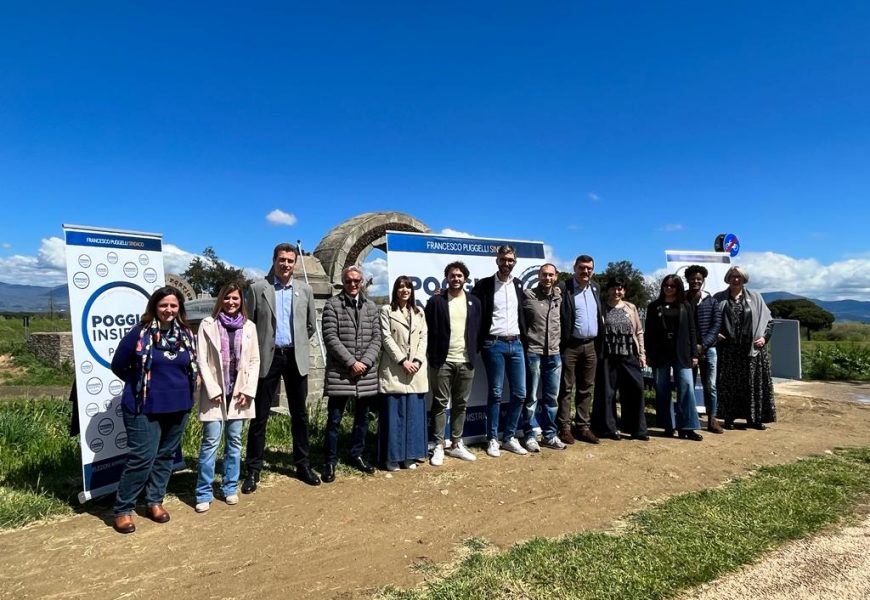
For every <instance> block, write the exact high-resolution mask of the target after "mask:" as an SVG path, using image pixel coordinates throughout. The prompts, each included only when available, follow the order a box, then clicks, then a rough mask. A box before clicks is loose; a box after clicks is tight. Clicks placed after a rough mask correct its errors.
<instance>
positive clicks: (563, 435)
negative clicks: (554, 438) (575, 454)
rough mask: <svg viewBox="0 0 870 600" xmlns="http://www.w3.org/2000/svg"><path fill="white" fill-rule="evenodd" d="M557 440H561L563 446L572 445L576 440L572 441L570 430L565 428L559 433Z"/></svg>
mask: <svg viewBox="0 0 870 600" xmlns="http://www.w3.org/2000/svg"><path fill="white" fill-rule="evenodd" d="M559 439H560V440H562V442H564V443H565V444H569V445H570V444H573V443H574V442H575V441H576V440H574V436H573V435H571V428H570V427H565V428H564V429H562V431H560V432H559Z"/></svg>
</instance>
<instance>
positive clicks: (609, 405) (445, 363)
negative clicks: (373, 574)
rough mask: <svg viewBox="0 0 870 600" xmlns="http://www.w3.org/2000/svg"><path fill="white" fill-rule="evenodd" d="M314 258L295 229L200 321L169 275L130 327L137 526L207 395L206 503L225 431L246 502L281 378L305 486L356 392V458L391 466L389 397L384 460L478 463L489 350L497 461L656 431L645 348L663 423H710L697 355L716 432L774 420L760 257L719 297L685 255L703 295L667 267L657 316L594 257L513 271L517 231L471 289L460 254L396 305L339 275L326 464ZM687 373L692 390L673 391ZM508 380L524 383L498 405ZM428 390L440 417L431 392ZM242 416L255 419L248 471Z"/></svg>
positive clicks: (125, 374)
mask: <svg viewBox="0 0 870 600" xmlns="http://www.w3.org/2000/svg"><path fill="white" fill-rule="evenodd" d="M298 258H299V254H298V250H297V249H296V247H295V246H293V245H291V244H279V245H278V246H276V247H275V249H274V251H273V257H272V267H271V269H270V270H269V273H268V274H267V275H266V277H265V278H263V279H261V280H258V281H256V282H254V283H253V284H252V285H251V286H250V287H249V288H248V289H247V290H243V289H242V288H241V287H240V286H238V285H235V284H231V285H228V286H226V287H224V288H223V289H222V290H221V291H220V293H219V295H218V298H217V301H216V303H215V307H214V311H213V314H212V316H211V317H207V318H206V319H204V320H203V321H202V323H201V325H200V327H199V330H198V334H197V335H196V336H194V334H193V332H192V331H191V329H190V327H189V326H188V324H187V320H186V314H185V310H184V301H183V297H182V296H181V293H180V292H179V291H178V290H176V289H175V288H173V287H171V286H166V287H164V288H160V289H159V290H157V291H156V292H154V293H153V294H152V296H151V298H150V299H149V302H148V305H147V308H146V310H145V312H144V313H143V316H142V319H141V322H140V324H139V325H137V326H136V327H134V328H133V329H132V330H131V331H130V332H129V334H127V335H126V336H125V337H124V339H123V340H122V341H121V343H120V345H119V347H118V350H117V352H116V353H115V355H114V358H113V361H112V369H113V371H114V372H115V373H116V374H117V375H118V376H119V377H120V378H121V379H122V380H123V381H124V382H125V387H124V393H123V398H122V406H123V418H124V423H125V426H126V427H127V434H128V448H129V453H128V455H127V462H126V465H125V467H124V470H123V473H122V475H121V479H120V483H119V487H118V493H117V499H116V502H115V507H114V514H115V518H114V526H115V529H116V530H118V531H119V532H122V533H130V532H132V531H135V524H134V522H133V519H132V512H133V508H134V507H135V504H136V500H137V498H138V497H139V495H141V494H142V492H143V491H144V493H145V499H146V502H147V505H148V509H147V515H148V517H149V518H151V519H152V520H154V521H157V522H161V523H162V522H166V521H168V520H169V513H168V512H167V511H166V509H165V508H164V507H163V497H164V495H165V493H166V487H167V484H168V480H169V474H170V473H171V471H172V467H173V461H174V456H175V454H176V452H177V450H178V448H179V444H180V441H181V435H182V433H183V431H184V426H185V423H186V420H187V416H188V414H189V412H190V410H191V408H192V407H193V405H194V404H195V402H196V401H198V405H199V411H198V416H199V420H200V421H202V423H203V435H202V442H201V449H200V456H199V468H198V474H197V484H196V511H197V512H206V511H208V510H209V508H210V506H211V503H212V502H213V500H214V479H215V464H216V454H217V449H218V446H219V443H220V441H221V439H223V440H224V446H225V451H224V457H223V472H222V478H221V487H222V490H221V491H222V496H223V499H224V501H225V502H226V503H227V504H230V505H233V504H236V503H238V501H239V495H238V492H239V491H241V493H243V494H250V493H253V492H255V491H256V489H257V486H258V483H259V480H260V473H261V470H262V468H263V462H264V452H265V446H266V429H267V423H268V419H269V414H270V409H271V407H272V406H273V404H274V403H275V402H274V401H275V396H276V394H277V390H278V384H279V381H281V380H283V381H284V386H285V390H286V394H287V401H288V406H289V411H290V419H291V433H292V438H293V461H294V464H295V467H296V476H297V477H298V478H299V479H300V480H301V481H303V482H304V483H306V484H309V485H320V484H321V482H325V483H330V482H332V481H334V480H335V477H336V465H337V463H338V438H339V429H340V426H341V421H342V417H343V415H344V413H345V411H346V410H347V406H348V404H352V407H353V409H352V410H353V426H352V431H351V436H350V438H351V439H350V448H349V452H348V456H347V458H346V460H345V463H346V464H347V465H348V466H350V467H352V468H355V469H357V470H359V471H362V472H364V473H373V472H374V471H375V467H374V466H373V465H372V464H371V463H370V462H368V460H367V459H366V458H365V456H364V450H365V438H366V433H367V431H368V425H369V424H368V419H369V413H370V410H371V409H372V408H374V407H375V405H377V409H378V423H379V426H378V447H377V461H378V462H379V463H380V464H381V465H382V467H383V468H384V469H386V470H387V471H397V470H399V469H416V468H417V466H418V464H419V463H420V462H423V461H425V460H426V458H427V457H428V459H429V463H430V464H431V465H433V466H436V467H438V466H441V465H443V463H444V460H445V456H448V457H451V458H455V459H459V460H466V461H473V460H476V458H477V456H476V454H475V453H474V452H472V451H471V450H469V449H468V448H467V447H466V446H465V444H464V443H463V440H462V437H463V430H464V426H465V416H466V409H467V403H468V399H469V396H470V393H471V385H472V381H473V379H474V363H475V358H476V356H477V355H478V353H479V354H480V355H481V358H482V361H483V364H484V366H485V370H486V376H487V388H488V391H487V405H486V411H485V415H486V427H485V432H486V445H485V452H486V454H487V455H488V456H490V457H493V458H495V457H498V456H500V454H501V451H502V450H504V451H509V452H512V453H515V454H518V455H525V454H528V453H529V452H540V451H541V447H542V446H543V447H546V448H550V449H554V450H564V449H565V448H567V446H568V445H571V444H574V443H575V442H576V441H577V440H580V441H583V442H587V443H593V444H597V443H599V437H606V438H610V439H614V440H617V439H622V434H625V435H627V436H628V437H629V438H631V439H636V440H643V441H646V440H649V434H648V431H647V426H646V419H645V415H644V399H643V393H644V383H643V376H642V369H643V368H644V367H645V366H646V365H647V364H649V366H651V367H652V368H653V370H654V372H655V382H656V419H657V424H658V426H659V427H662V428H663V429H664V433H665V435H673V434H674V432H678V433H679V436H680V437H681V438H684V439H690V440H700V439H701V435H700V434H698V433H697V431H696V430H697V429H699V428H700V424H699V419H698V413H697V410H696V408H695V402H694V393H693V387H694V386H693V381H692V370H693V369H694V368H696V367H697V366H699V365H700V367H701V373H702V380H703V382H704V389H705V399H706V402H707V411H708V412H707V414H708V415H709V417H708V429H709V430H710V431H714V432H717V433H719V432H721V431H722V429H721V426H720V425H719V423H718V422H717V420H716V415H717V411H718V415H720V416H721V417H722V419H723V420H724V424H725V427H726V428H729V427H731V426H733V422H734V420H735V419H746V420H747V422H748V424H749V425H750V426H753V427H758V428H764V425H763V424H764V423H765V422H770V421H772V420H774V419H775V409H774V405H773V393H772V384H771V380H770V367H769V362H768V359H767V354H766V351H765V343H766V341H767V340H768V339H769V336H770V313H769V311H767V307H766V306H765V305H764V302H763V300H761V297H760V295H758V294H755V293H752V292H750V291H749V290H746V289H745V287H744V284H745V283H746V282H748V279H749V278H748V275H747V274H746V273H745V271H743V270H741V269H739V268H737V267H734V268H732V269H731V270H730V271H729V275H728V277H726V280H727V281H728V283H729V289H728V290H727V291H726V292H723V293H722V294H717V295H716V296H715V297H710V295H709V294H706V293H704V292H703V283H704V278H705V277H706V275H707V273H706V270H705V269H704V268H703V267H698V266H693V267H690V268H689V269H688V270H687V272H686V277H687V279H688V280H689V293H688V294H686V293H685V291H684V288H683V284H682V280H681V279H680V278H679V277H678V276H676V275H669V276H667V277H666V278H665V279H664V280H663V282H662V287H661V293H660V295H659V297H658V299H657V300H655V301H654V302H653V303H652V304H650V306H649V308H648V310H647V316H646V321H645V323H642V322H641V319H640V316H639V313H638V310H637V308H636V307H635V306H634V305H633V304H631V303H630V302H627V301H625V300H624V298H623V297H624V294H625V282H624V281H623V280H621V279H619V278H613V279H611V280H609V281H608V283H607V286H606V297H605V300H604V302H602V300H601V292H600V290H599V287H598V285H597V284H596V283H595V281H594V280H593V279H592V275H593V272H594V260H593V259H592V257H590V256H588V255H580V256H578V257H577V260H576V261H575V263H574V277H573V278H571V279H569V280H568V281H566V282H561V283H560V282H558V281H557V279H558V277H557V276H558V271H557V269H556V266H555V265H553V264H550V263H548V264H545V265H542V266H541V267H540V271H539V277H538V283H537V285H535V286H534V287H533V288H531V289H527V290H524V289H523V286H522V283H521V282H520V281H519V279H517V278H515V277H513V276H512V271H513V268H514V266H515V265H516V258H517V257H516V251H515V250H514V248H512V247H511V246H501V247H499V248H498V251H497V256H496V267H497V270H496V272H495V273H494V274H493V275H491V276H488V277H484V278H481V279H478V280H477V282H476V283H475V285H474V286H473V288H472V289H471V291H470V293H467V292H466V284H467V282H468V280H469V276H470V273H469V271H468V268H467V267H466V266H465V265H464V264H463V263H462V262H459V261H456V262H451V263H450V264H448V265H447V266H446V267H445V269H444V280H445V282H446V286H447V287H446V288H445V289H443V290H439V291H438V292H437V293H436V294H435V295H433V296H432V297H431V298H430V299H429V301H428V302H427V303H426V305H425V307H423V309H422V310H421V308H420V306H418V304H417V302H416V299H415V297H414V289H413V285H412V282H411V280H410V279H409V278H408V277H405V276H402V277H398V278H397V279H396V280H395V281H394V282H393V286H392V291H391V296H390V301H389V303H388V304H387V305H385V306H382V307H377V306H376V305H375V304H374V302H373V301H372V300H371V299H369V298H367V297H366V295H365V294H364V293H363V287H364V276H363V273H362V271H361V270H360V268H359V267H356V266H350V267H347V268H345V269H344V270H343V272H342V274H341V279H342V291H341V292H340V293H339V294H337V295H335V296H333V297H332V298H330V299H329V300H328V301H327V302H326V305H325V307H324V310H323V320H322V335H323V343H324V346H325V349H326V353H327V360H326V376H325V388H324V394H325V395H326V396H327V397H328V402H327V419H326V430H325V435H324V448H323V454H324V465H323V468H322V469H321V471H320V475H318V474H317V473H316V472H315V471H314V470H313V469H312V467H311V463H310V456H309V455H310V448H309V435H308V434H309V431H308V430H309V423H308V411H307V407H306V399H307V396H308V372H309V339H310V338H311V337H312V336H313V335H314V334H315V332H316V312H315V306H314V296H313V293H312V290H311V287H310V286H308V285H307V284H306V283H304V282H303V281H299V280H295V279H293V272H294V269H295V266H296V262H297V260H298ZM698 277H700V282H698ZM717 350H718V354H717ZM717 357H718V368H717ZM672 372H673V378H674V381H675V382H676V388H677V394H676V397H677V402H676V403H674V402H673V401H672V399H671V381H670V378H671V373H672ZM505 380H507V383H508V385H509V392H508V394H507V396H508V398H507V401H506V402H502V397H503V396H504V395H505V390H504V383H505ZM539 389H540V396H541V398H542V400H541V404H542V406H541V407H540V410H538V406H537V404H538V400H537V399H538V396H539V393H538V391H539ZM430 391H431V395H432V405H431V415H432V430H431V433H430V432H429V431H428V428H427V419H426V404H425V394H426V393H428V392H430ZM717 391H718V395H717ZM617 395H618V397H619V400H620V403H621V419H618V418H617V411H616V407H615V399H616V397H617ZM717 397H718V408H717ZM448 406H449V423H448ZM246 420H250V426H249V429H248V438H247V448H246V456H245V476H244V479H242V477H241V473H242V468H241V467H242V465H241V445H242V439H241V438H242V430H243V424H244V421H246ZM500 423H501V426H500ZM500 430H502V436H501V441H500V440H499V431H500ZM520 431H522V434H523V435H522V437H523V441H522V443H521V442H520V441H519V439H518V437H517V435H518V432H520ZM537 431H540V432H541V436H540V440H539V439H538V436H537V433H536V432H537ZM430 438H431V440H432V443H431V444H430V443H429V439H430ZM430 448H431V453H430ZM240 482H241V485H240Z"/></svg>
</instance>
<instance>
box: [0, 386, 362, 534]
mask: <svg viewBox="0 0 870 600" xmlns="http://www.w3.org/2000/svg"><path fill="white" fill-rule="evenodd" d="M320 408H321V407H319V406H314V407H310V410H309V415H310V416H309V431H310V444H311V462H312V465H315V466H317V465H320V464H321V463H322V460H323V451H322V447H323V431H324V428H325V413H324V411H323V410H321V409H320ZM72 410H73V406H72V403H70V402H68V401H66V400H60V399H36V400H33V399H31V400H24V399H21V400H10V401H3V402H0V529H5V528H9V527H20V526H22V525H26V524H27V523H30V522H33V521H37V520H40V519H43V518H46V517H48V516H51V515H58V514H72V513H73V512H74V511H75V510H77V509H78V508H79V504H78V500H77V494H78V492H80V491H81V488H82V482H81V458H80V451H79V440H78V438H77V437H76V438H71V437H69V434H68V431H69V423H70V418H71V415H72ZM348 413H349V414H348V415H346V417H345V419H344V421H343V422H342V429H341V432H340V435H339V444H340V445H341V446H342V447H346V446H347V444H348V437H349V435H350V429H351V425H352V417H351V415H352V411H348ZM373 421H374V420H373ZM374 429H375V425H374V422H372V425H371V426H370V428H369V439H368V440H367V444H366V445H367V447H368V448H369V449H370V451H372V452H373V451H374V448H375V445H374ZM201 439H202V426H201V424H200V423H199V421H198V420H197V419H196V412H194V413H193V414H192V415H191V418H190V420H189V421H188V425H187V428H186V429H185V432H184V436H183V438H182V447H181V449H182V455H183V457H184V460H185V463H186V464H187V469H185V470H184V471H183V472H181V473H177V474H175V475H173V477H172V478H171V479H170V484H169V492H170V494H173V495H175V496H179V497H182V498H190V497H192V496H193V487H194V480H195V473H196V467H197V461H198V458H199V445H200V440H201ZM266 447H267V450H266V456H265V459H266V465H265V466H266V471H265V472H264V474H263V475H264V477H265V478H266V479H268V478H269V477H271V476H272V474H273V473H275V472H277V473H279V474H280V476H286V475H288V474H292V472H293V471H292V466H293V457H292V450H293V440H292V435H291V433H290V418H289V417H288V416H287V415H283V414H273V415H272V416H271V417H270V419H269V427H268V429H267V433H266ZM221 454H222V450H221ZM350 474H351V471H350V469H348V468H347V467H343V466H340V467H339V475H345V476H347V475H350ZM96 502H97V504H98V505H100V504H101V503H102V504H103V505H105V504H106V503H107V502H108V499H106V500H98V501H96ZM105 508H108V507H105Z"/></svg>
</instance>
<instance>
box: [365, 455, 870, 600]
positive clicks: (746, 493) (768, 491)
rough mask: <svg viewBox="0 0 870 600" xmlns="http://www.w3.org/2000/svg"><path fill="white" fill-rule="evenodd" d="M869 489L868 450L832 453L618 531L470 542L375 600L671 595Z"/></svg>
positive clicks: (657, 511)
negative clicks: (445, 562)
mask: <svg viewBox="0 0 870 600" xmlns="http://www.w3.org/2000/svg"><path fill="white" fill-rule="evenodd" d="M868 493H870V448H863V449H858V450H844V451H838V452H835V453H833V454H829V455H825V456H818V457H812V458H808V459H805V460H802V461H799V462H797V463H793V464H789V465H783V466H776V467H767V468H763V469H760V470H759V471H758V472H757V473H754V474H752V475H751V476H747V477H744V478H741V479H738V480H736V481H733V482H731V483H729V484H727V485H725V486H723V487H722V488H719V489H715V490H704V491H701V492H696V493H691V494H685V495H682V496H677V497H674V498H671V499H669V500H666V501H664V502H662V503H661V504H659V505H658V506H655V507H653V508H651V509H648V510H644V511H642V512H640V513H638V514H636V515H633V516H632V517H630V518H629V520H628V522H627V524H626V527H625V528H624V530H622V531H621V532H620V533H618V534H610V533H600V532H599V533H583V534H577V535H571V536H567V537H565V538H562V539H557V540H550V539H534V540H532V541H530V542H527V543H524V544H521V545H518V546H516V547H514V548H511V549H509V550H507V551H504V552H499V553H494V552H492V551H491V550H489V549H480V543H479V541H476V542H475V544H474V545H472V546H471V548H470V554H469V555H468V556H467V557H466V558H464V559H462V560H461V561H460V562H459V563H458V564H457V565H452V566H445V567H442V568H441V569H432V568H431V565H430V567H429V568H428V569H427V573H429V574H430V575H431V573H433V572H439V571H440V573H441V574H442V576H443V577H442V578H439V579H430V580H429V581H427V582H426V583H424V584H423V585H422V586H421V587H420V588H418V589H414V590H396V589H392V588H388V589H386V590H384V591H383V592H382V594H381V596H382V597H384V598H391V599H403V600H406V599H422V598H434V599H445V600H446V599H457V600H458V599H463V600H465V599H475V598H480V599H484V598H486V599H492V598H548V599H549V598H555V599H562V598H564V599H569V598H578V599H579V598H597V599H604V600H607V599H614V600H615V599H619V598H626V599H632V600H642V599H659V598H668V597H671V596H674V595H675V594H677V593H678V592H679V591H681V590H684V589H686V588H689V587H692V586H696V585H698V584H701V583H704V582H707V581H711V580H713V579H715V578H717V577H719V576H721V575H723V574H724V573H726V572H728V571H731V570H734V569H736V568H737V567H739V566H741V565H745V564H747V563H748V562H750V561H752V560H754V559H756V558H757V557H758V556H759V555H760V554H761V553H763V552H765V551H766V550H769V549H771V548H773V547H775V546H777V545H780V544H782V543H784V542H786V541H788V540H793V539H796V538H800V537H804V536H807V535H810V534H812V533H815V532H818V531H819V530H821V529H822V528H823V527H825V526H827V525H829V524H832V523H836V522H837V521H838V520H840V519H841V518H842V517H843V515H844V514H848V513H849V512H850V511H851V510H852V509H854V508H855V507H856V505H857V504H858V503H859V502H861V500H862V499H866V497H867V495H868ZM466 549H469V547H468V546H467V545H466ZM445 572H446V573H447V574H446V575H444V574H445Z"/></svg>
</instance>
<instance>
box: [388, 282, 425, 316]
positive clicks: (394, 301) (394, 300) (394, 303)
mask: <svg viewBox="0 0 870 600" xmlns="http://www.w3.org/2000/svg"><path fill="white" fill-rule="evenodd" d="M402 284H405V286H406V287H407V288H408V289H409V290H411V295H410V296H409V297H408V306H409V307H410V309H411V310H413V311H414V312H420V309H419V308H417V301H416V300H415V299H414V285H413V284H412V283H411V278H410V277H408V276H407V275H399V276H398V277H396V280H395V281H394V282H393V294H392V295H391V296H390V308H391V309H392V310H399V286H401V285H402Z"/></svg>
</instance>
